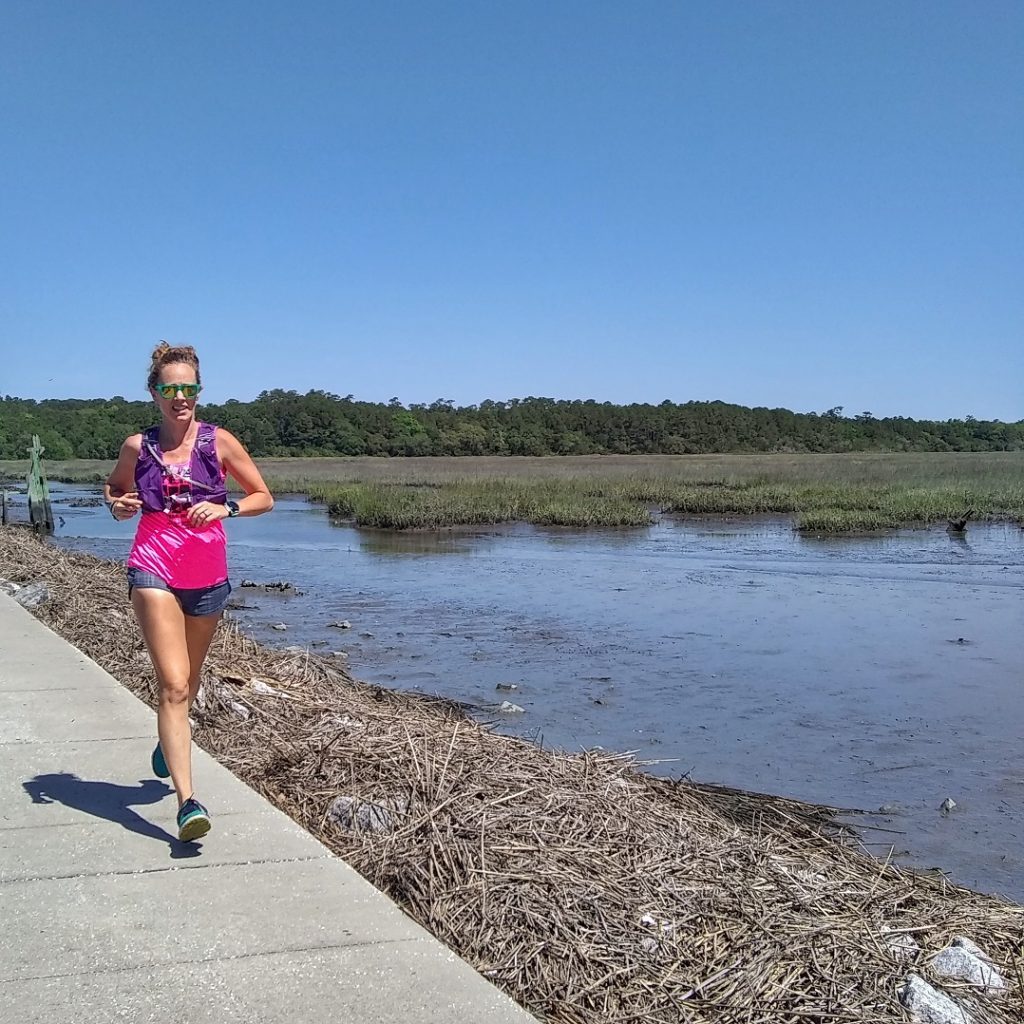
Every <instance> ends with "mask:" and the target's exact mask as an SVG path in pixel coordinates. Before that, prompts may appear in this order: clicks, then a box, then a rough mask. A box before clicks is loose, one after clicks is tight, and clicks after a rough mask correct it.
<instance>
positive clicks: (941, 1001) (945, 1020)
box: [899, 974, 973, 1024]
mask: <svg viewBox="0 0 1024 1024" xmlns="http://www.w3.org/2000/svg"><path fill="white" fill-rule="evenodd" d="M899 997H900V1002H901V1003H902V1004H903V1005H904V1006H905V1007H906V1008H907V1009H908V1010H909V1011H910V1014H911V1017H912V1018H913V1019H914V1021H915V1022H917V1024H972V1021H973V1018H972V1017H971V1016H970V1014H968V1012H967V1011H966V1010H965V1009H963V1007H961V1006H960V1004H959V1003H957V1002H955V1001H954V1000H952V999H950V998H949V996H947V995H946V994H945V993H943V992H940V991H939V990H938V989H935V988H932V986H931V985H929V984H928V982H927V981H925V980H924V979H923V978H920V977H918V976H917V975H916V974H908V975H907V977H906V979H905V980H904V982H903V985H902V987H901V988H900V991H899Z"/></svg>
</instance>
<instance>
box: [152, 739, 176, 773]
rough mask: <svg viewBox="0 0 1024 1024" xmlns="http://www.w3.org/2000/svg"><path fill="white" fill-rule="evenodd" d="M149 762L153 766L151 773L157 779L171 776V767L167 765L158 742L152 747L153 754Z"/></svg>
mask: <svg viewBox="0 0 1024 1024" xmlns="http://www.w3.org/2000/svg"><path fill="white" fill-rule="evenodd" d="M149 763H150V764H151V765H152V766H153V774H154V775H155V776H156V777H157V778H158V779H169V778H170V777H171V769H170V768H168V767H167V762H166V761H165V760H164V752H163V751H162V750H161V749H160V744H159V743H158V744H157V745H156V747H154V748H153V756H152V757H151V758H150V759H149Z"/></svg>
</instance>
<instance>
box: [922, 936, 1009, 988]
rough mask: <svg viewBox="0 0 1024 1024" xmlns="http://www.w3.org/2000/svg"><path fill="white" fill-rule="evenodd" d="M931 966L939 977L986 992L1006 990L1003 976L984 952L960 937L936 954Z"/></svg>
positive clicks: (968, 940)
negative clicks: (961, 982) (963, 982)
mask: <svg viewBox="0 0 1024 1024" xmlns="http://www.w3.org/2000/svg"><path fill="white" fill-rule="evenodd" d="M931 966H932V970H933V971H934V972H935V973H936V974H938V975H939V976H940V977H943V978H955V979H956V980H957V981H966V982H967V983H968V984H969V985H977V986H978V987H979V988H983V989H985V991H986V992H1002V991H1003V989H1004V988H1006V982H1005V981H1004V980H1003V976H1002V975H1001V974H1000V973H999V971H998V970H997V969H996V968H995V967H994V966H993V964H992V961H991V960H989V958H988V957H987V956H986V955H985V953H984V951H983V950H981V949H979V947H978V946H976V945H975V944H974V943H973V942H971V940H970V939H968V938H965V937H964V936H962V935H958V936H956V938H954V939H953V941H952V942H951V943H950V944H949V945H948V946H947V947H946V948H945V949H943V950H940V951H939V952H938V953H936V954H935V957H934V958H933V959H932V964H931Z"/></svg>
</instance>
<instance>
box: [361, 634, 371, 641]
mask: <svg viewBox="0 0 1024 1024" xmlns="http://www.w3.org/2000/svg"><path fill="white" fill-rule="evenodd" d="M359 635H360V636H361V637H362V638H363V639H364V640H372V639H373V634H372V633H360V634H359Z"/></svg>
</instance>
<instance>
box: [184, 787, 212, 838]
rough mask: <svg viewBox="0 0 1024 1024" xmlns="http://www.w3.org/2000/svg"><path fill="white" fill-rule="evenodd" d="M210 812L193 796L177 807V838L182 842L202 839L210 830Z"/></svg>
mask: <svg viewBox="0 0 1024 1024" xmlns="http://www.w3.org/2000/svg"><path fill="white" fill-rule="evenodd" d="M210 825H211V822H210V812H209V811H207V809H206V808H205V807H204V806H203V805H202V804H201V803H200V802H199V801H198V800H196V799H195V798H194V797H191V796H190V797H189V798H188V799H187V800H186V801H185V802H184V803H183V804H182V805H181V807H180V808H179V809H178V838H179V839H180V840H181V841H182V842H183V843H191V842H194V841H195V840H196V839H202V838H203V836H205V835H206V833H207V832H209V831H210Z"/></svg>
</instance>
